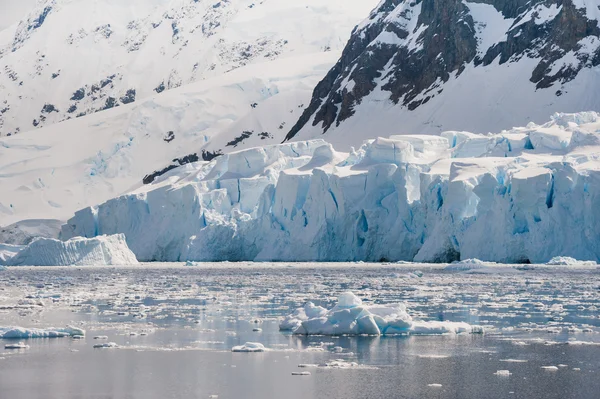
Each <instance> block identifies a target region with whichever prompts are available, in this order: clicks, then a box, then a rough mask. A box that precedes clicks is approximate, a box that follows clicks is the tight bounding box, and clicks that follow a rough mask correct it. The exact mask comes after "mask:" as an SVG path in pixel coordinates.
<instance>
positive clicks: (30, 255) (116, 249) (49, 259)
mask: <svg viewBox="0 0 600 399" xmlns="http://www.w3.org/2000/svg"><path fill="white" fill-rule="evenodd" d="M2 254H4V256H2ZM0 263H4V264H5V265H7V266H70V265H131V264H137V263H138V262H137V259H136V258H135V255H134V254H133V252H131V250H130V249H129V248H128V247H127V243H126V241H125V237H124V236H123V235H122V234H116V235H111V236H98V237H94V238H73V239H70V240H68V241H60V240H55V239H52V238H38V239H35V240H34V241H32V242H31V243H30V244H29V245H27V246H22V247H17V246H8V245H3V246H0Z"/></svg>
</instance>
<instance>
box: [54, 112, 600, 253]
mask: <svg viewBox="0 0 600 399" xmlns="http://www.w3.org/2000/svg"><path fill="white" fill-rule="evenodd" d="M599 159H600V116H599V115H598V114H597V113H594V112H587V113H578V114H556V115H554V116H553V118H552V120H551V121H550V122H548V123H546V124H543V125H535V124H529V125H528V126H527V127H522V128H515V129H512V130H509V131H503V132H501V133H498V134H489V135H481V134H473V133H467V132H445V133H443V134H442V135H441V136H419V135H405V136H392V137H390V138H378V139H375V140H368V141H366V142H365V144H364V145H363V146H361V147H360V148H359V149H357V150H355V151H352V152H350V153H340V152H337V151H335V149H334V148H333V147H332V146H331V145H330V144H328V143H326V142H325V141H322V140H310V141H303V142H294V143H286V144H281V145H274V146H266V147H257V148H252V149H247V150H242V151H239V152H234V153H230V154H226V155H224V156H221V157H219V158H217V159H215V160H213V161H211V162H198V163H194V164H190V165H186V166H185V167H183V168H179V169H175V170H173V171H171V172H169V173H167V174H166V175H164V176H162V177H160V178H158V179H157V180H156V181H155V182H154V183H153V184H151V185H147V186H144V187H141V188H139V189H138V190H135V191H133V192H131V193H130V194H128V195H125V196H121V197H118V198H115V199H112V200H110V201H107V202H106V203H104V204H101V205H99V206H96V207H89V208H84V209H82V210H80V211H78V212H77V213H76V214H75V216H74V217H73V218H71V219H70V220H69V222H68V223H67V224H66V225H65V226H63V230H62V233H61V234H62V238H63V239H67V238H71V237H76V236H82V237H94V236H97V235H101V234H118V233H122V234H125V236H126V238H127V243H128V245H129V247H130V248H131V250H132V251H133V253H134V254H135V255H136V257H137V258H138V259H139V260H142V261H183V260H196V261H220V260H230V261H236V260H261V261H270V260H281V261H325V260H327V261H356V260H367V261H382V260H390V261H392V260H407V261H417V262H452V261H456V260H461V259H471V258H477V259H480V260H482V261H494V262H502V263H523V262H525V263H527V262H531V263H543V262H548V261H549V260H550V259H552V258H553V257H555V256H568V257H572V258H574V259H578V260H584V261H598V260H599V259H600V227H599V226H600V224H599V223H598V218H599V217H600V214H599V213H598V209H600V203H599V201H600V195H599V194H600V192H599V191H598V187H600V181H599V179H600V164H599V163H598V160H599Z"/></svg>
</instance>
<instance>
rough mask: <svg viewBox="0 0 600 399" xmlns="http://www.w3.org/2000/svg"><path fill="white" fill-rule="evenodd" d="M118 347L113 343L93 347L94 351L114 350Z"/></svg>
mask: <svg viewBox="0 0 600 399" xmlns="http://www.w3.org/2000/svg"><path fill="white" fill-rule="evenodd" d="M118 347H119V345H117V344H116V343H115V342H106V343H103V344H95V345H94V349H116V348H118Z"/></svg>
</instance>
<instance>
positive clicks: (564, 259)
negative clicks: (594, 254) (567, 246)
mask: <svg viewBox="0 0 600 399" xmlns="http://www.w3.org/2000/svg"><path fill="white" fill-rule="evenodd" d="M546 264H547V265H551V266H575V265H579V266H594V265H596V264H597V263H596V262H594V261H581V260H577V259H574V258H570V257H568V256H555V257H554V258H552V259H550V261H548V263H546Z"/></svg>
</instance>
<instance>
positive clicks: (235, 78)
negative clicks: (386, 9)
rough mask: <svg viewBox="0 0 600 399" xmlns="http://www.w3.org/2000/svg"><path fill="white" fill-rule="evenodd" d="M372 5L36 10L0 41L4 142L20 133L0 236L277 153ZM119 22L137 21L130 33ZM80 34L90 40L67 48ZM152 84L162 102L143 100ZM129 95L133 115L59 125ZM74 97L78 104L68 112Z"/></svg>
mask: <svg viewBox="0 0 600 399" xmlns="http://www.w3.org/2000/svg"><path fill="white" fill-rule="evenodd" d="M376 2H377V0H351V1H348V0H335V1H329V2H327V3H323V2H321V1H317V0H306V1H301V2H287V1H285V2H282V1H274V0H266V1H262V2H252V1H244V0H240V1H235V2H229V1H221V2H218V1H213V2H205V1H193V0H189V1H179V0H178V1H175V0H174V1H141V0H139V1H127V2H117V1H110V0H102V1H88V0H85V1H83V0H82V1H78V0H70V1H67V0H54V1H50V2H40V3H39V4H38V7H37V8H36V9H35V10H34V11H32V12H31V13H30V17H29V18H28V19H27V20H25V21H22V22H21V23H20V24H18V25H15V26H13V27H12V28H11V29H7V30H5V31H3V32H1V33H0V37H2V39H0V43H4V44H5V45H4V46H3V47H2V48H3V49H4V50H3V53H2V55H0V64H6V65H9V69H10V70H11V71H13V72H15V74H14V75H13V74H12V72H11V73H9V74H7V73H6V72H5V67H4V66H3V67H2V68H1V70H0V97H1V98H2V100H0V103H3V102H5V103H4V105H3V107H0V109H4V110H5V111H4V113H3V116H2V117H0V120H4V123H5V124H4V128H5V129H8V130H5V132H6V133H10V132H13V133H14V132H15V130H16V127H21V133H20V134H17V135H14V134H13V135H12V136H10V137H7V136H3V137H0V186H1V187H2V193H1V195H0V226H7V225H10V224H12V223H15V222H18V221H21V220H23V219H48V218H52V219H59V220H63V221H64V220H66V219H67V218H69V217H70V216H71V215H72V214H73V212H74V211H76V210H77V209H80V208H82V207H84V206H89V205H94V204H97V203H101V202H103V201H106V200H108V199H109V198H112V197H114V196H118V195H120V194H123V193H125V192H128V191H129V190H131V189H132V188H134V187H137V186H138V185H141V184H142V181H143V180H144V181H146V182H148V181H151V180H152V179H153V178H154V177H155V176H157V175H158V173H154V172H155V171H159V172H160V171H164V170H166V169H168V168H170V167H172V166H174V165H179V164H181V163H185V162H190V161H194V160H198V159H202V158H206V159H209V158H210V157H212V156H214V154H218V153H222V152H223V153H224V152H229V151H232V150H239V149H241V148H247V147H249V146H256V145H261V144H273V143H279V142H281V141H282V140H283V139H284V137H285V134H286V133H287V130H288V129H289V127H290V126H292V125H293V124H294V123H295V122H296V120H297V119H298V118H299V117H300V115H301V114H302V110H303V106H304V104H308V103H309V101H310V96H311V92H312V89H313V88H314V86H315V85H316V84H317V83H318V81H319V80H320V79H322V77H323V76H325V74H326V73H327V70H329V68H331V66H332V65H334V64H335V62H336V60H337V58H339V56H340V54H341V50H342V49H343V46H344V44H345V42H346V41H347V39H348V38H349V37H350V33H351V30H352V29H353V27H354V26H355V25H356V24H357V23H359V22H360V21H361V20H362V19H363V18H364V15H366V14H368V12H369V11H370V10H371V9H372V7H373V6H375V5H376ZM44 10H46V11H44ZM174 10H175V11H174ZM32 21H33V22H32ZM35 21H37V22H35ZM131 21H138V22H139V21H142V22H139V23H135V24H132V25H131V26H132V27H130V28H128V26H129V25H130V22H131ZM152 21H153V22H152ZM161 21H162V22H161ZM159 22H160V26H156V27H152V23H154V24H155V25H156V24H158V23H159ZM173 23H176V24H177V26H178V31H179V32H178V39H177V40H174V36H173V32H172V31H171V26H172V24H173ZM32 24H33V25H32ZM102 24H110V27H111V32H112V33H110V35H109V36H108V37H105V36H103V35H101V34H98V33H94V34H89V33H90V32H91V31H94V32H95V29H96V27H97V26H100V25H102ZM38 25H39V26H38ZM29 26H32V27H31V29H28V28H27V27H29ZM33 26H35V28H34V27H33ZM82 29H83V30H82ZM144 29H146V30H147V32H146V31H144ZM81 30H82V32H87V33H88V34H87V35H84V34H82V35H81V37H80V38H79V39H78V40H75V41H73V43H70V40H67V39H68V38H69V37H70V36H69V35H70V32H72V31H75V32H77V31H81ZM141 31H144V32H146V33H143V34H142V33H140V32H141ZM15 32H16V34H15ZM139 35H141V36H139ZM134 36H135V37H138V36H139V37H138V39H139V38H141V37H144V40H143V43H141V44H140V46H139V49H137V50H135V51H133V50H130V49H129V50H128V48H126V47H127V46H124V42H125V41H126V39H127V38H128V37H134ZM78 37H79V36H78ZM136 40H137V39H136ZM140 40H141V39H140ZM186 42H187V45H184V43H186ZM283 42H285V43H284V44H282V45H281V46H280V47H277V46H279V45H278V44H277V43H283ZM240 43H245V44H244V46H242V45H241V44H240ZM258 43H262V44H261V45H259V44H258ZM242 47H243V49H242ZM13 49H14V50H15V51H14V52H13V51H12V50H13ZM277 49H279V50H277ZM38 52H39V54H40V55H39V56H38V55H36V54H37V53H38ZM163 53H164V54H163ZM241 53H244V54H245V56H244V57H241V56H240V54H241ZM42 55H43V56H44V57H42ZM32 57H33V58H32ZM38 58H43V62H42V64H39V65H42V66H43V68H41V69H39V73H37V72H38V69H36V68H37V67H36V65H37V64H36V62H37V61H36V60H37V59H38ZM34 61H36V62H34ZM196 63H198V65H199V66H198V67H197V68H196V70H195V72H194V65H195V64H196ZM244 64H246V65H244ZM213 65H215V66H214V68H213ZM58 70H60V74H59V75H58V76H55V77H53V76H54V75H53V74H55V73H56V74H58V73H57V71H58ZM172 70H176V71H177V73H176V75H178V76H180V77H181V82H182V86H181V87H178V88H173V89H171V90H167V88H168V87H174V86H177V84H172V85H169V76H170V75H171V71H172ZM227 71H228V72H227ZM11 75H12V76H13V77H15V76H18V79H17V80H15V81H13V80H12V78H11V77H10V76H11ZM112 75H115V78H110V79H111V82H109V83H107V82H105V83H106V84H105V85H104V84H103V83H102V82H101V81H102V79H105V78H106V77H107V76H108V77H110V76H112ZM173 76H174V75H173ZM21 80H22V81H23V84H22V85H20V81H21ZM192 80H196V82H194V83H188V82H190V81H192ZM163 81H164V82H165V90H164V91H162V90H154V89H155V88H156V87H157V86H159V84H160V83H161V82H163ZM183 83H188V84H183ZM94 85H96V88H94ZM80 88H83V90H81V91H79V89H80ZM130 89H134V90H135V93H136V96H135V97H136V101H135V102H132V103H129V100H126V101H121V100H118V101H117V102H116V103H115V105H116V104H121V105H119V106H115V107H112V108H111V109H108V110H105V111H103V112H97V113H93V114H90V115H87V116H85V117H80V118H75V117H74V116H76V113H73V114H70V113H69V112H66V111H68V109H69V108H70V107H72V106H76V107H77V109H78V110H79V111H84V110H92V111H93V110H96V107H97V106H98V107H99V108H98V109H100V108H103V104H105V103H106V102H107V101H109V98H116V99H120V98H122V97H123V96H125V95H126V93H127V91H128V90H130ZM158 91H161V93H157V92H158ZM76 92H77V93H79V94H77V95H76V96H75V97H77V98H79V97H82V98H81V99H75V100H71V97H72V96H74V94H75V93H76ZM110 101H112V100H110ZM124 102H127V103H128V104H124ZM45 104H50V105H51V106H52V111H51V112H49V113H45V114H43V115H46V118H45V120H44V121H43V122H42V123H40V124H39V125H38V128H35V129H34V130H32V131H29V132H24V130H27V129H33V125H32V123H31V121H32V120H33V119H36V120H37V121H41V118H40V117H39V115H40V109H41V108H43V107H45ZM45 108H46V110H50V109H51V108H50V106H47V107H45ZM65 112H66V113H65ZM86 112H87V111H86ZM43 115H42V116H43ZM69 116H73V118H72V119H71V120H67V121H63V122H60V123H54V124H53V123H52V122H57V121H59V120H61V119H62V118H63V117H67V118H68V117H69ZM2 118H3V119H2ZM23 121H25V122H23ZM22 123H25V124H24V125H23V124H22ZM9 126H10V128H9Z"/></svg>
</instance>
